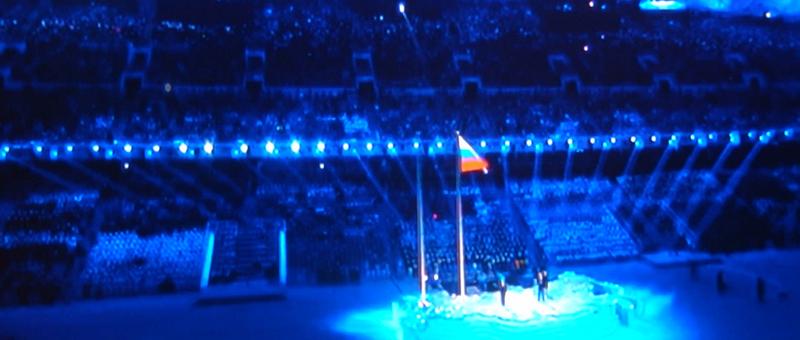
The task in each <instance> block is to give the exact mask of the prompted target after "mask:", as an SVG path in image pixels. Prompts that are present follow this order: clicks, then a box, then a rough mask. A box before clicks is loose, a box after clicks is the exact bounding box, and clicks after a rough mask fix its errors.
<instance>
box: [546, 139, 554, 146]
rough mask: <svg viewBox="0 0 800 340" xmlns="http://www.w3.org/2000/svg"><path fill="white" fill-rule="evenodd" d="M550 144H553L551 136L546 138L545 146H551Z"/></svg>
mask: <svg viewBox="0 0 800 340" xmlns="http://www.w3.org/2000/svg"><path fill="white" fill-rule="evenodd" d="M552 145H553V139H552V138H548V139H547V146H552Z"/></svg>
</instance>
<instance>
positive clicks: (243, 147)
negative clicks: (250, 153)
mask: <svg viewBox="0 0 800 340" xmlns="http://www.w3.org/2000/svg"><path fill="white" fill-rule="evenodd" d="M249 149H250V147H249V146H247V144H245V143H242V144H241V145H239V151H241V152H242V153H247V150H249Z"/></svg>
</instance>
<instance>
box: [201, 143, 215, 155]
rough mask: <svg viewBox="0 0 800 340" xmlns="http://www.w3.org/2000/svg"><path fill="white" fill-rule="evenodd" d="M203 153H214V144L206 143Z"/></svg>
mask: <svg viewBox="0 0 800 340" xmlns="http://www.w3.org/2000/svg"><path fill="white" fill-rule="evenodd" d="M203 151H205V153H207V154H209V155H210V154H211V153H212V152H214V144H212V143H211V142H206V143H205V144H203Z"/></svg>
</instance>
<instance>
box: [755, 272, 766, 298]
mask: <svg viewBox="0 0 800 340" xmlns="http://www.w3.org/2000/svg"><path fill="white" fill-rule="evenodd" d="M766 294H767V284H766V282H765V281H764V278H762V277H760V276H759V277H758V278H757V279H756V296H757V297H758V302H761V303H764V300H765V297H766Z"/></svg>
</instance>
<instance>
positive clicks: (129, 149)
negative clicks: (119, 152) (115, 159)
mask: <svg viewBox="0 0 800 340" xmlns="http://www.w3.org/2000/svg"><path fill="white" fill-rule="evenodd" d="M122 149H124V150H125V152H127V153H130V152H131V151H132V150H133V147H132V146H131V145H130V144H125V146H123V147H122Z"/></svg>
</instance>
